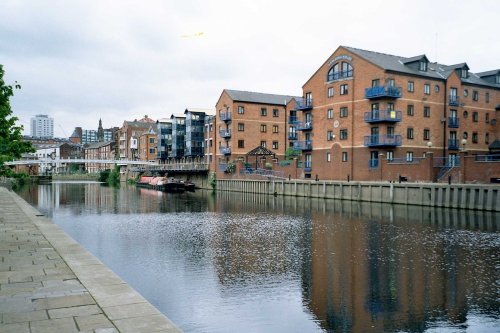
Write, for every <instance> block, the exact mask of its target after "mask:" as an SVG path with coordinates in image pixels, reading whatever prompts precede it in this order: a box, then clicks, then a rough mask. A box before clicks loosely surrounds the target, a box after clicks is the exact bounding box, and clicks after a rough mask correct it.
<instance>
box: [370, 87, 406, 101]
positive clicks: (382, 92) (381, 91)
mask: <svg viewBox="0 0 500 333" xmlns="http://www.w3.org/2000/svg"><path fill="white" fill-rule="evenodd" d="M399 97H401V88H400V87H392V86H377V87H371V88H366V89H365V98H368V99H377V98H399Z"/></svg>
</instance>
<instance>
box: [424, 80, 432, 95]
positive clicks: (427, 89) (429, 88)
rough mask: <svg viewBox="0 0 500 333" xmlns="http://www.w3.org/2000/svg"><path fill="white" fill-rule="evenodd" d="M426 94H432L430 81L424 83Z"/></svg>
mask: <svg viewBox="0 0 500 333" xmlns="http://www.w3.org/2000/svg"><path fill="white" fill-rule="evenodd" d="M424 94H426V95H430V94H431V85H430V84H428V83H426V84H424Z"/></svg>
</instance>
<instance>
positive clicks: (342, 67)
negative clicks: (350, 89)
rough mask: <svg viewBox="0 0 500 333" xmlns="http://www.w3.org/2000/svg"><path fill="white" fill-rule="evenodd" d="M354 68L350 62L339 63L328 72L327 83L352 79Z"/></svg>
mask: <svg viewBox="0 0 500 333" xmlns="http://www.w3.org/2000/svg"><path fill="white" fill-rule="evenodd" d="M352 72H353V70H352V66H351V64H350V63H348V62H344V61H342V62H337V63H336V64H335V65H333V66H332V67H331V68H330V70H329V71H328V75H327V78H326V81H335V80H338V79H342V78H347V77H352Z"/></svg>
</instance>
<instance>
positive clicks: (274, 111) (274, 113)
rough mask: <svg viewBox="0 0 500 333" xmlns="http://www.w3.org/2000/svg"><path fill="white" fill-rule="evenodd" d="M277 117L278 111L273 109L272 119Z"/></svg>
mask: <svg viewBox="0 0 500 333" xmlns="http://www.w3.org/2000/svg"><path fill="white" fill-rule="evenodd" d="M279 116H280V110H278V109H273V117H279Z"/></svg>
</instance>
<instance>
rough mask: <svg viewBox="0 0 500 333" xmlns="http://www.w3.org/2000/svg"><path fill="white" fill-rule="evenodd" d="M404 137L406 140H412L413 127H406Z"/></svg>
mask: <svg viewBox="0 0 500 333" xmlns="http://www.w3.org/2000/svg"><path fill="white" fill-rule="evenodd" d="M406 138H407V139H408V140H413V127H408V128H407V129H406Z"/></svg>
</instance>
